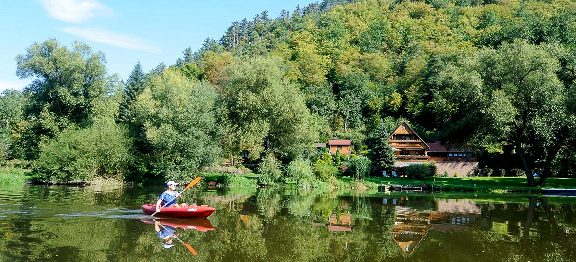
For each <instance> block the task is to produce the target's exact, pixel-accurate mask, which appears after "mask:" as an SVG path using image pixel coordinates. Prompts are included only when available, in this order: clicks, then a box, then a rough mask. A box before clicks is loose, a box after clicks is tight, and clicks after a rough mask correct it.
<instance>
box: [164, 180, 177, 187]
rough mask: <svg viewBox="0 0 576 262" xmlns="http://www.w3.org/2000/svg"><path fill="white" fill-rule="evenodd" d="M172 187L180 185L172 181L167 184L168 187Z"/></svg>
mask: <svg viewBox="0 0 576 262" xmlns="http://www.w3.org/2000/svg"><path fill="white" fill-rule="evenodd" d="M171 185H175V186H177V185H178V183H176V182H174V181H172V180H170V181H168V182H166V186H171Z"/></svg>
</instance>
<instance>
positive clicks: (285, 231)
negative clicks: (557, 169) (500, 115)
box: [0, 186, 576, 261]
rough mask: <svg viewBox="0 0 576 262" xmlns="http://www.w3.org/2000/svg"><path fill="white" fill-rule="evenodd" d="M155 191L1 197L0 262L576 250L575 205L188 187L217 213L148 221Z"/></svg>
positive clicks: (24, 191) (530, 254)
mask: <svg viewBox="0 0 576 262" xmlns="http://www.w3.org/2000/svg"><path fill="white" fill-rule="evenodd" d="M161 191H162V188H120V189H111V190H102V189H99V190H94V189H90V188H74V187H46V186H26V187H23V188H19V189H10V190H0V200H1V202H0V208H1V210H0V235H1V236H2V239H3V241H2V242H0V261H166V259H168V261H170V260H171V258H174V260H176V258H179V261H182V259H183V258H184V260H183V261H185V260H188V259H192V258H191V256H192V255H195V256H194V258H193V259H194V260H198V261H313V260H322V261H325V260H330V261H384V260H399V261H563V260H564V261H565V260H570V259H571V258H572V257H574V256H575V255H576V254H574V253H575V251H574V250H575V249H574V248H573V247H574V246H575V244H576V214H575V212H576V203H575V202H574V199H567V198H548V197H541V196H535V195H508V196H502V195H474V194H460V195H446V194H443V195H439V194H410V193H394V194H389V195H377V196H354V195H346V196H342V195H339V194H337V193H334V192H314V191H298V190H286V191H282V190H274V189H260V190H258V191H256V192H254V191H242V190H230V191H226V192H217V191H210V192H202V191H196V192H193V194H190V195H188V196H186V198H185V199H184V200H185V201H187V202H194V203H198V204H208V205H211V206H214V207H216V208H217V211H216V212H215V213H214V214H213V215H212V216H210V217H209V218H208V219H200V220H198V219H196V220H194V219H157V220H153V219H152V218H151V217H150V216H146V215H144V214H143V213H142V211H141V210H140V205H142V204H144V203H151V202H154V200H155V198H156V197H157V195H158V194H159V193H160V192H161ZM164 228H166V229H168V228H171V230H172V231H170V232H173V233H174V235H175V236H177V237H178V238H173V240H172V241H173V242H170V243H168V246H170V247H169V248H166V246H167V245H166V244H167V243H166V240H165V239H164V238H160V236H159V234H160V233H159V232H160V231H162V229H164ZM170 232H168V235H169V233H170ZM163 235H165V234H163ZM192 249H193V251H194V252H192Z"/></svg>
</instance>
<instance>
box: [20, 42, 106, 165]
mask: <svg viewBox="0 0 576 262" xmlns="http://www.w3.org/2000/svg"><path fill="white" fill-rule="evenodd" d="M16 62H17V70H16V74H17V75H18V76H19V77H20V78H33V81H32V83H31V84H30V85H29V86H27V87H26V88H25V89H24V92H25V93H26V94H27V95H28V96H29V97H30V100H29V103H27V108H26V110H25V118H26V120H27V121H28V122H29V126H28V132H29V135H28V137H29V138H30V141H28V142H27V144H28V145H29V147H28V152H29V154H28V156H27V157H29V158H30V157H31V158H34V157H35V156H36V153H37V152H38V149H37V146H38V141H39V140H40V137H42V136H46V137H53V136H55V135H57V134H58V132H59V131H60V130H62V129H64V128H66V127H68V126H69V125H70V124H76V125H80V126H88V125H89V120H90V114H91V112H92V109H93V107H94V104H95V101H97V100H98V99H100V98H101V97H102V96H103V95H104V94H105V93H106V77H105V74H106V68H105V65H104V63H105V60H104V54H102V53H101V52H98V53H92V51H91V49H90V47H88V46H87V45H86V44H83V43H78V42H76V43H74V44H73V47H72V50H69V49H68V48H66V47H64V46H61V45H60V44H59V43H58V41H56V40H55V39H50V40H47V41H45V42H42V43H34V44H33V45H32V46H30V47H29V48H28V49H27V50H26V54H24V55H18V56H17V57H16Z"/></svg>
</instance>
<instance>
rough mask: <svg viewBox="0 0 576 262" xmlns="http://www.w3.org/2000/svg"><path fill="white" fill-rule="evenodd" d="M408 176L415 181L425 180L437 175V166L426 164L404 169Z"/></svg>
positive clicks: (412, 165)
mask: <svg viewBox="0 0 576 262" xmlns="http://www.w3.org/2000/svg"><path fill="white" fill-rule="evenodd" d="M404 170H405V172H406V176H407V177H409V178H414V179H423V178H428V177H433V176H434V175H436V165H435V164H434V163H433V162H430V163H424V164H411V165H408V166H406V167H405V168H404Z"/></svg>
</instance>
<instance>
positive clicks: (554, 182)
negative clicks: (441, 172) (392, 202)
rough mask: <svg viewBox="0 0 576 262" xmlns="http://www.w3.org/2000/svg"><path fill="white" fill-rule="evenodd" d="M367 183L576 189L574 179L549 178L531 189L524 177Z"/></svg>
mask: <svg viewBox="0 0 576 262" xmlns="http://www.w3.org/2000/svg"><path fill="white" fill-rule="evenodd" d="M366 180H367V181H370V182H374V183H377V184H380V185H385V186H387V185H390V186H394V185H402V186H421V185H431V186H433V187H435V188H438V189H439V190H440V191H467V192H491V193H507V192H527V193H537V192H539V191H540V190H541V189H542V188H567V189H568V188H570V189H574V188H576V179H574V178H548V180H547V181H546V186H544V187H529V186H528V185H527V180H526V178H524V177H465V178H459V177H458V178H457V177H436V178H429V179H422V180H414V179H408V178H388V177H369V178H366Z"/></svg>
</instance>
